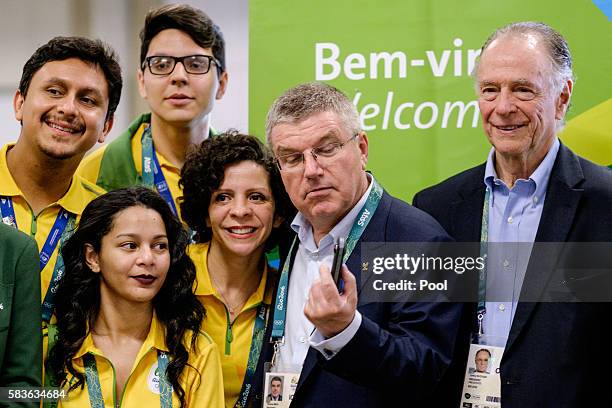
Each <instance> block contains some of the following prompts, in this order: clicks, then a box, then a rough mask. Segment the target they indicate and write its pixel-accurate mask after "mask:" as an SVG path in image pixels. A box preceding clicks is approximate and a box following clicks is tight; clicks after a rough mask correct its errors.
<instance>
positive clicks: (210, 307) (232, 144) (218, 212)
mask: <svg viewBox="0 0 612 408" xmlns="http://www.w3.org/2000/svg"><path fill="white" fill-rule="evenodd" d="M181 185H182V188H183V199H182V202H181V212H182V215H183V219H184V220H185V221H186V222H187V224H188V225H189V227H191V229H192V230H193V231H195V232H196V236H195V237H196V241H197V243H196V244H194V245H191V246H190V247H189V255H190V256H191V258H192V259H193V261H194V263H195V265H196V270H197V286H196V289H195V293H196V295H197V297H198V299H200V301H201V302H202V304H203V305H204V306H205V308H206V311H207V315H206V318H205V319H204V329H205V330H206V332H207V333H208V334H210V336H211V337H212V338H213V340H214V341H215V342H216V343H217V345H218V346H219V350H220V352H221V366H222V369H223V380H224V388H225V406H226V407H244V406H247V405H249V404H250V403H252V402H253V401H254V399H253V395H252V390H253V388H254V387H257V385H259V384H260V383H263V374H262V373H263V371H262V370H261V368H262V367H261V366H262V363H263V361H259V355H260V352H261V349H262V345H263V339H264V333H265V330H266V328H267V327H268V326H269V325H270V324H271V320H272V317H271V315H272V314H271V313H270V303H271V301H272V296H273V293H274V290H275V288H276V285H277V282H278V277H277V271H276V269H274V268H271V267H270V266H269V265H268V263H267V262H266V257H265V253H266V251H267V250H270V249H272V248H274V247H276V244H277V241H278V237H279V234H282V233H283V232H282V231H283V230H281V228H282V227H283V225H282V224H283V220H286V219H290V217H291V212H292V208H291V207H289V205H290V201H289V198H288V196H287V195H286V192H285V189H284V187H283V185H282V181H281V179H280V175H279V173H278V169H277V167H276V164H275V162H274V159H273V157H272V156H271V154H270V153H269V151H268V150H267V148H266V147H265V146H264V145H263V144H262V143H261V142H260V141H259V140H258V139H256V138H255V137H253V136H248V135H241V134H238V133H235V132H230V133H227V134H223V135H219V136H216V137H214V138H211V139H207V140H205V141H204V142H202V144H201V145H200V146H199V147H198V148H197V149H196V150H195V151H193V152H191V153H190V154H189V155H188V156H187V160H186V162H185V164H184V166H183V169H182V171H181ZM259 398H261V396H259Z"/></svg>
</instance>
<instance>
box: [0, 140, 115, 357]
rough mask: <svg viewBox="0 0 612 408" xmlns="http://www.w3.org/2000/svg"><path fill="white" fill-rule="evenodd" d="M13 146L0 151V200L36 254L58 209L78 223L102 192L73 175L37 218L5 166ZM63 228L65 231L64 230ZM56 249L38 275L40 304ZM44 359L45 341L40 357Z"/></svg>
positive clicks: (49, 277)
mask: <svg viewBox="0 0 612 408" xmlns="http://www.w3.org/2000/svg"><path fill="white" fill-rule="evenodd" d="M13 146H14V144H8V145H5V146H4V147H3V148H2V150H0V180H2V182H1V183H0V197H8V198H10V199H11V200H12V203H13V208H14V211H15V218H16V221H17V227H18V228H19V229H20V230H21V231H23V232H25V233H26V234H28V235H30V236H31V237H33V238H34V239H35V240H36V243H37V244H38V250H39V251H40V250H41V249H42V247H43V245H44V244H45V241H46V240H47V236H48V235H49V232H50V231H51V229H52V227H53V224H54V223H55V220H56V218H57V215H58V213H59V211H60V209H61V208H63V209H64V210H66V211H68V212H69V213H71V214H73V215H74V216H76V221H77V222H78V220H79V218H80V216H81V213H82V212H83V209H85V206H86V205H87V204H88V203H89V202H90V201H91V200H93V199H94V198H96V197H98V196H99V195H101V194H103V193H104V190H102V189H101V188H100V187H98V186H96V185H94V184H92V183H89V182H88V181H86V180H84V179H82V178H81V177H79V176H77V175H75V176H74V177H73V178H72V182H71V183H70V188H69V189H68V191H67V192H66V194H64V196H63V197H62V198H60V199H59V200H57V201H56V202H55V203H52V204H50V205H48V206H47V207H45V208H44V209H43V210H42V211H40V212H39V213H38V214H34V213H33V211H32V208H31V207H30V205H29V204H28V203H27V201H26V200H25V197H24V195H23V193H22V192H21V190H20V189H19V187H18V186H17V184H16V183H15V180H13V177H12V176H11V173H10V172H9V169H8V166H7V164H6V153H7V152H8V150H9V149H11V148H12V147H13ZM49 183H53V174H49ZM66 228H68V226H67V227H66ZM60 245H61V243H58V245H56V247H55V249H54V251H53V253H52V254H51V257H50V258H49V262H47V264H46V265H45V267H44V269H43V270H42V271H41V274H40V283H41V292H40V293H41V300H44V299H45V295H46V294H47V290H48V288H49V283H50V282H51V277H52V276H53V270H54V268H55V262H56V261H57V254H58V251H59V247H60ZM46 355H47V353H46V341H45V350H43V356H46Z"/></svg>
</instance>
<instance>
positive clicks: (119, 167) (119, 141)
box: [77, 113, 214, 215]
mask: <svg viewBox="0 0 612 408" xmlns="http://www.w3.org/2000/svg"><path fill="white" fill-rule="evenodd" d="M150 124H151V114H150V113H146V114H143V115H141V116H139V117H138V118H136V120H134V122H132V124H130V126H129V127H128V129H127V130H126V131H125V132H123V133H122V134H121V135H120V136H119V137H117V138H116V139H115V140H113V141H112V142H110V143H109V144H107V145H105V146H102V147H101V148H99V149H97V150H96V151H94V152H93V153H91V154H89V155H88V156H86V157H85V158H84V159H83V161H82V162H81V165H80V166H79V168H78V170H77V174H79V175H80V176H82V177H83V178H85V179H86V180H88V181H89V182H91V183H94V184H97V185H98V186H100V187H102V188H103V189H105V190H107V191H111V190H116V189H118V188H122V187H130V186H135V185H142V184H143V181H142V134H143V132H144V130H145V128H146V127H147V126H150ZM213 134H214V132H213V131H212V130H211V132H210V136H212V135H213ZM155 155H156V156H157V161H158V162H159V165H160V167H161V171H162V174H163V175H164V178H165V179H166V183H167V184H168V188H169V189H170V193H171V194H172V199H173V201H174V205H175V206H176V209H177V211H178V212H179V215H180V206H179V203H178V198H179V197H181V196H182V195H183V193H182V191H181V189H180V188H179V180H180V177H181V169H180V168H178V167H176V166H174V165H173V164H171V163H170V162H169V161H168V160H167V159H166V158H165V157H164V156H162V155H161V154H159V153H158V152H157V151H156V152H155Z"/></svg>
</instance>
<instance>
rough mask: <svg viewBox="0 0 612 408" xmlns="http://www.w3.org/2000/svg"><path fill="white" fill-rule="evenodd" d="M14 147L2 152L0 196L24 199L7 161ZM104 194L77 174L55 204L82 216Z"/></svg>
mask: <svg viewBox="0 0 612 408" xmlns="http://www.w3.org/2000/svg"><path fill="white" fill-rule="evenodd" d="M13 146H15V143H9V144H7V145H4V147H3V148H2V150H0V179H1V180H2V181H3V182H2V190H1V191H0V195H4V196H22V197H23V192H22V191H21V189H20V188H19V186H18V185H17V183H15V180H14V179H13V176H12V175H11V173H10V171H9V169H8V164H7V161H6V154H7V152H8V151H9V149H11V148H12V147H13ZM103 193H104V190H102V189H101V188H100V187H98V186H96V185H95V184H92V183H90V182H88V181H87V180H85V179H83V178H82V177H81V176H79V175H77V174H75V175H73V176H72V181H71V182H70V187H69V188H68V191H67V192H66V194H64V195H63V196H62V197H61V198H60V199H59V200H57V201H56V202H55V203H54V204H57V205H59V206H61V207H62V208H64V209H65V210H66V211H68V212H70V213H72V214H75V215H80V214H81V213H82V212H83V210H84V209H85V206H86V205H87V203H89V202H90V201H91V200H92V198H93V197H94V196H98V195H101V194H103ZM52 205H53V204H52Z"/></svg>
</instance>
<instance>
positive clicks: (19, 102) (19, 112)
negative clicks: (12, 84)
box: [13, 89, 25, 122]
mask: <svg viewBox="0 0 612 408" xmlns="http://www.w3.org/2000/svg"><path fill="white" fill-rule="evenodd" d="M24 101H25V97H24V96H23V95H22V94H21V91H20V90H19V89H18V90H17V91H15V96H13V110H14V111H15V119H17V121H19V122H21V121H22V120H23V102H24Z"/></svg>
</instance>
